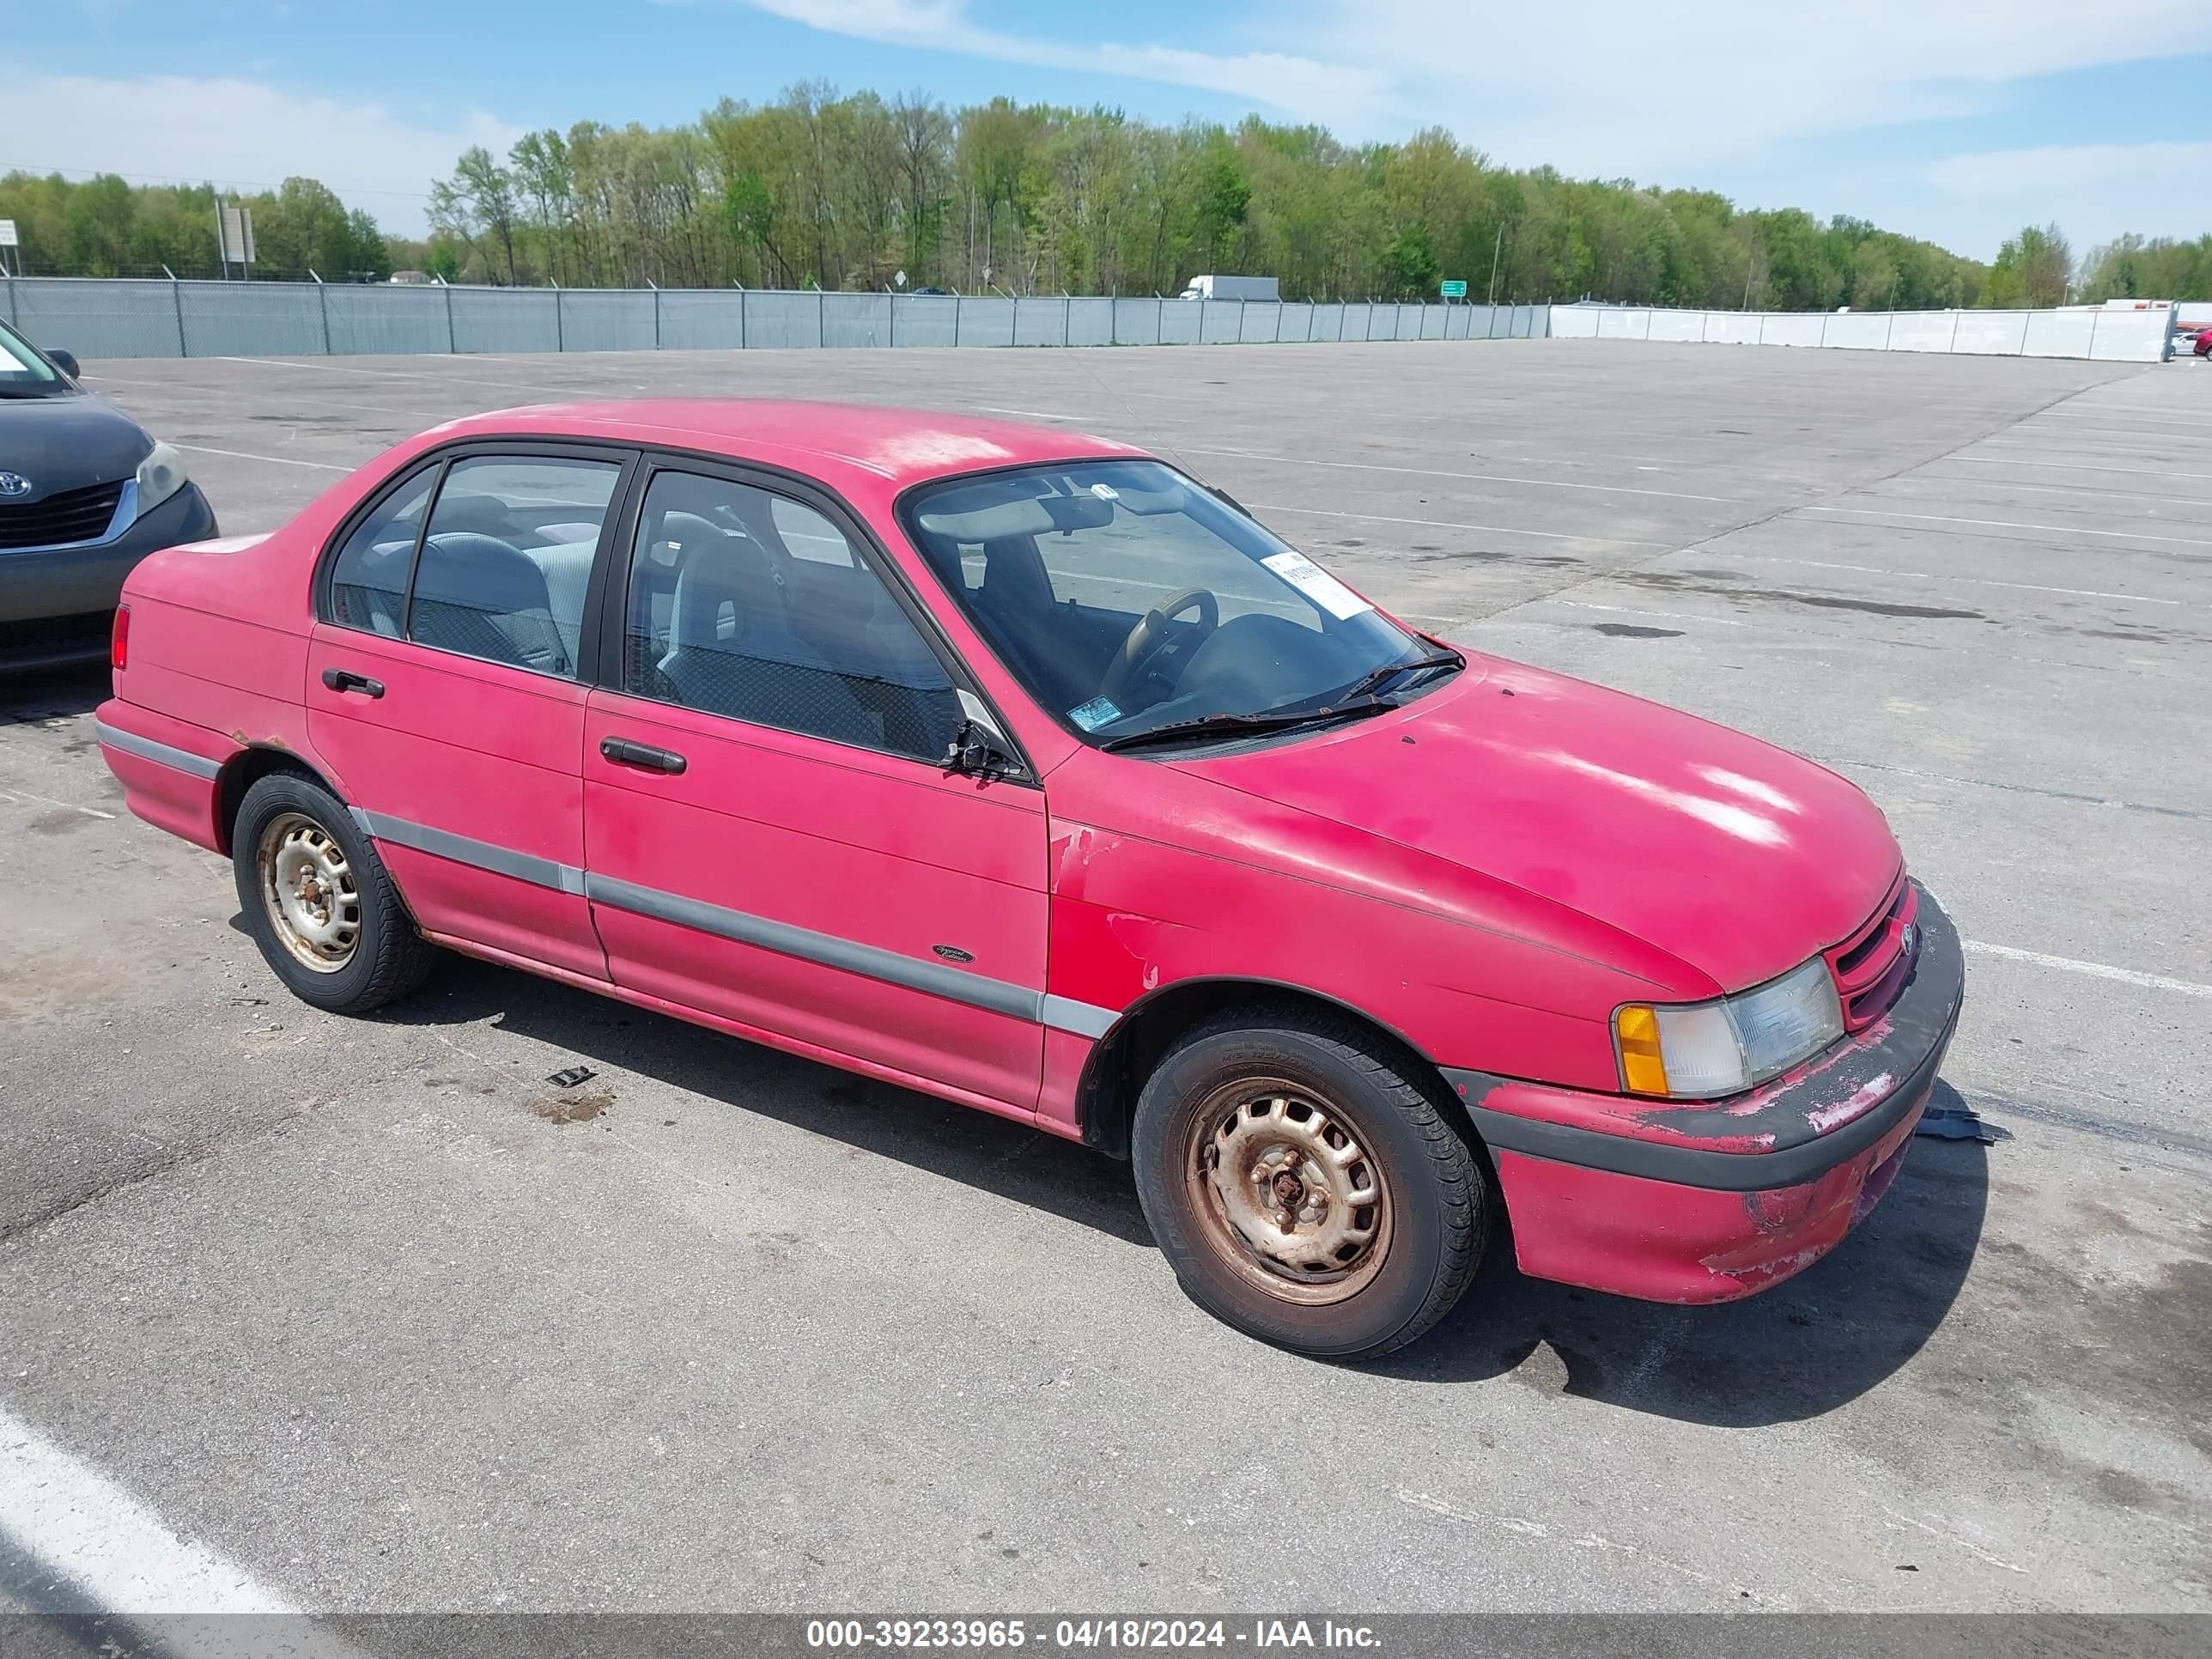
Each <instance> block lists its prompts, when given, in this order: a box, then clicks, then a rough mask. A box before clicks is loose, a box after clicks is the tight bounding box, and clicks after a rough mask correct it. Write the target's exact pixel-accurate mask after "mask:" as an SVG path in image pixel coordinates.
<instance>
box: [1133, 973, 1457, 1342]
mask: <svg viewBox="0 0 2212 1659" xmlns="http://www.w3.org/2000/svg"><path fill="white" fill-rule="evenodd" d="M1442 1101H1443V1096H1442V1088H1441V1084H1440V1082H1437V1083H1431V1081H1430V1080H1429V1079H1428V1078H1427V1076H1426V1073H1425V1068H1424V1066H1423V1064H1422V1062H1421V1061H1420V1060H1419V1057H1418V1056H1416V1055H1413V1054H1407V1053H1406V1052H1405V1051H1404V1050H1403V1049H1401V1048H1399V1047H1398V1046H1397V1045H1396V1044H1395V1043H1392V1042H1389V1040H1388V1039H1386V1038H1384V1037H1383V1036H1381V1035H1380V1034H1379V1033H1377V1032H1375V1031H1373V1030H1370V1028H1368V1027H1366V1026H1364V1025H1362V1024H1359V1023H1358V1022H1357V1021H1355V1020H1352V1019H1351V1018H1346V1017H1344V1016H1342V1015H1337V1014H1332V1013H1329V1012H1323V1011H1321V1010H1318V1009H1311V1008H1308V1007H1304V1006H1295V1005H1283V1004H1261V1005H1255V1006H1252V1007H1249V1008H1244V1009H1240V1010H1235V1011H1231V1012H1227V1013H1225V1014H1222V1015H1221V1016H1219V1017H1218V1018H1215V1019H1214V1020H1212V1021H1211V1022H1209V1023H1208V1024H1205V1025H1203V1026H1200V1028H1199V1029H1197V1030H1194V1031H1192V1032H1191V1033H1189V1034H1188V1036H1185V1037H1184V1038H1182V1040H1181V1041H1180V1042H1177V1043H1176V1044H1175V1046H1174V1047H1173V1048H1170V1050H1169V1051H1168V1053H1167V1054H1166V1055H1165V1056H1164V1058H1163V1059H1162V1060H1160V1062H1159V1064H1158V1066H1157V1067H1156V1068H1155V1069H1154V1070H1153V1073H1152V1076H1151V1077H1150V1078H1149V1079H1146V1083H1145V1086H1144V1091H1143V1092H1142V1094H1141V1095H1140V1096H1139V1098H1138V1101H1137V1109H1136V1116H1135V1121H1134V1122H1133V1124H1132V1125H1131V1135H1130V1143H1131V1144H1130V1156H1131V1161H1132V1163H1133V1164H1134V1166H1135V1174H1136V1178H1137V1193H1138V1196H1139V1199H1141V1200H1142V1201H1143V1203H1144V1206H1145V1218H1146V1220H1147V1221H1148V1222H1149V1223H1150V1224H1151V1225H1152V1234H1153V1237H1156V1238H1157V1239H1158V1241H1159V1245H1160V1249H1161V1251H1162V1253H1163V1254H1164V1255H1166V1257H1167V1258H1168V1261H1170V1263H1171V1264H1172V1265H1173V1266H1174V1267H1175V1271H1176V1278H1177V1279H1179V1280H1181V1282H1182V1287H1183V1290H1184V1291H1185V1292H1186V1293H1187V1294H1188V1296H1189V1297H1190V1298H1191V1299H1192V1300H1193V1301H1194V1302H1196V1303H1197V1304H1199V1305H1200V1307H1202V1308H1204V1309H1205V1310H1206V1311H1207V1312H1209V1313H1212V1314H1213V1315H1214V1316H1217V1317H1218V1318H1220V1319H1222V1320H1225V1321H1226V1322H1228V1323H1230V1324H1231V1325H1234V1326H1235V1327H1237V1328H1238V1329H1239V1330H1242V1331H1245V1332H1248V1333H1249V1334H1252V1335H1254V1336H1256V1337H1259V1338H1261V1339H1262V1340H1265V1341H1268V1342H1273V1343H1275V1344H1277V1345H1278V1346H1282V1347H1285V1348H1291V1349H1294V1350H1296V1351H1297V1352H1300V1353H1307V1354H1313V1355H1316V1356H1318V1357H1324V1358H1339V1359H1350V1358H1363V1357H1367V1356H1371V1355H1375V1354H1383V1353H1388V1352H1390V1351H1391V1350H1392V1349H1394V1348H1399V1347H1403V1346H1405V1345H1406V1344H1407V1343H1408V1342H1411V1341H1412V1340H1413V1339H1414V1338H1416V1337H1418V1336H1419V1335H1420V1334H1422V1333H1423V1332H1424V1331H1425V1330H1427V1329H1428V1328H1430V1327H1431V1325H1433V1324H1435V1323H1436V1322H1437V1320H1439V1319H1441V1318H1443V1316H1444V1315H1445V1314H1446V1313H1447V1312H1449V1310H1450V1309H1451V1306H1452V1304H1454V1303H1455V1302H1456V1301H1457V1300H1458V1299H1459V1297H1460V1294H1461V1292H1462V1291H1464V1290H1465V1289H1466V1288H1467V1285H1468V1281H1469V1280H1470V1279H1472V1278H1473V1277H1474V1270H1475V1267H1476V1265H1477V1263H1478V1262H1479V1261H1480V1259H1481V1255H1482V1246H1483V1243H1484V1239H1485V1237H1486V1234H1487V1231H1488V1228H1489V1183H1488V1182H1487V1181H1486V1178H1485V1176H1484V1173H1483V1167H1482V1163H1481V1159H1480V1154H1479V1152H1478V1151H1477V1149H1476V1148H1475V1147H1474V1145H1473V1143H1472V1141H1471V1140H1470V1139H1468V1138H1467V1137H1465V1136H1464V1135H1462V1133H1461V1131H1460V1130H1459V1128H1458V1127H1455V1124H1454V1123H1453V1122H1452V1121H1449V1119H1448V1118H1447V1117H1446V1116H1445V1111H1446V1110H1447V1108H1445V1107H1444V1106H1443V1103H1442Z"/></svg>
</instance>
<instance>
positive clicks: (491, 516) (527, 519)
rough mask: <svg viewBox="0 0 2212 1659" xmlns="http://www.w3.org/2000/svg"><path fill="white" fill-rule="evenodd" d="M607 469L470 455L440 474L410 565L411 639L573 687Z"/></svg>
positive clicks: (603, 464)
mask: <svg viewBox="0 0 2212 1659" xmlns="http://www.w3.org/2000/svg"><path fill="white" fill-rule="evenodd" d="M620 477H622V469H621V468H620V467H619V466H617V465H615V464H614V463H612V462H611V461H586V460H554V459H544V460H540V459H525V458H520V457H514V456H506V455H484V456H472V457H470V458H468V459H464V460H459V461H456V462H454V463H453V465H452V466H451V467H449V468H447V471H446V481H445V483H443V484H442V485H441V486H440V488H439V490H438V500H437V503H436V505H435V507H432V508H431V510H430V526H429V531H428V534H427V535H425V536H424V537H423V538H422V555H421V556H420V558H419V559H417V560H416V568H415V581H414V586H413V588H412V589H411V591H410V594H409V598H408V604H407V637H408V638H410V639H411V640H413V641H416V643H417V644H421V645H428V646H433V647H436V648H438V649H439V650H441V651H452V652H456V653H459V654H460V655H463V656H468V657H480V658H483V659H485V660H486V661H489V662H502V663H508V664H512V665H513V666H515V667H517V668H527V669H532V670H534V671H537V672H538V673H541V674H557V675H560V676H562V678H569V679H573V678H575V674H576V661H577V652H578V647H579V645H580V641H581V639H582V635H583V621H584V602H585V599H586V595H587V594H588V593H589V592H590V589H591V580H592V556H593V555H594V553H595V552H596V551H597V550H598V547H599V527H600V526H601V524H602V523H603V522H604V521H605V518H606V515H607V506H608V503H609V502H610V501H611V500H612V499H613V496H614V490H615V484H616V483H617V480H619V479H620Z"/></svg>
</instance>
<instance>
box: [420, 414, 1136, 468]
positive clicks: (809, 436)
mask: <svg viewBox="0 0 2212 1659" xmlns="http://www.w3.org/2000/svg"><path fill="white" fill-rule="evenodd" d="M438 433H439V436H440V437H441V439H442V440H448V441H449V440H451V439H453V438H455V437H468V436H473V435H484V436H489V435H500V436H507V435H520V434H531V435H540V434H542V435H547V436H568V437H578V438H585V437H588V438H593V439H597V440H599V441H605V442H620V441H629V442H635V443H661V444H668V445H671V446H674V447H679V448H687V449H698V450H706V451H708V452H710V453H716V454H721V455H727V456H730V457H732V459H757V460H761V461H764V462H767V463H769V465H780V466H785V467H789V468H792V469H793V470H795V471H802V472H807V473H811V474H814V475H816V476H818V477H824V478H825V479H829V478H831V477H833V476H834V475H835V474H836V473H837V472H840V471H845V470H847V469H854V470H858V471H862V472H866V473H869V474H872V475H873V476H875V477H878V478H882V479H885V480H888V481H889V482H890V483H891V484H892V485H893V486H895V487H897V488H903V487H904V486H906V485H907V484H909V483H920V482H921V481H922V480H924V479H927V478H940V477H949V476H951V475H952V474H954V473H960V472H975V471H987V470H988V469H991V468H994V467H1001V466H1019V465H1026V464H1029V463H1031V462H1036V461H1065V460H1079V459H1090V458H1094V457H1106V456H1110V457H1127V456H1131V455H1141V454H1143V453H1145V452H1144V451H1142V450H1140V449H1138V448H1136V447H1134V446H1133V445H1129V444H1124V443H1119V442H1116V441H1114V440H1112V439H1110V438H1099V437H1094V436H1092V435H1090V434H1088V433H1083V432H1076V431H1072V430H1070V429H1068V428H1064V427H1048V426H1041V425H1033V424H1031V423H1030V422H1023V421H1000V420H991V419H987V418H985V417H983V416H976V415H964V414H957V413H954V412H952V411H951V410H925V409H896V408H888V407H885V406H884V405H881V404H832V403H801V402H791V401H782V400H776V399H769V398H629V399H620V400H610V401H607V402H602V403H574V404H532V405H530V406H527V407H525V408H520V409H501V410H491V411H490V412H489V413H487V414H483V415H472V416H468V417H466V418H465V419H462V420H459V421H454V422H450V423H449V424H447V425H446V426H443V427H441V428H438Z"/></svg>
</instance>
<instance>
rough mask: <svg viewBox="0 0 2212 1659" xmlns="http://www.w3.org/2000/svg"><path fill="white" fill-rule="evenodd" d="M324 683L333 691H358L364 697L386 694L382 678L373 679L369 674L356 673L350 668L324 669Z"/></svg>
mask: <svg viewBox="0 0 2212 1659" xmlns="http://www.w3.org/2000/svg"><path fill="white" fill-rule="evenodd" d="M323 684H325V685H327V686H329V687H330V688H331V690H333V691H358V692H360V693H361V695H362V696H364V697H380V696H383V695H384V682H383V681H382V680H373V679H371V678H369V677H368V675H366V674H356V673H355V672H353V671H351V670H350V669H345V668H325V670H323Z"/></svg>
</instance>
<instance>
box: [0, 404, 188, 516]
mask: <svg viewBox="0 0 2212 1659" xmlns="http://www.w3.org/2000/svg"><path fill="white" fill-rule="evenodd" d="M152 447H154V441H153V439H151V438H150V437H149V436H147V435H146V429H145V428H143V427H142V426H140V425H139V424H138V422H136V421H134V420H132V419H131V417H130V416H128V415H125V413H124V412H123V411H122V410H119V409H118V408H116V407H115V405H114V404H111V403H109V402H107V401H106V399H105V398H94V397H69V398H0V471H9V472H15V473H20V474H21V476H23V477H26V478H28V479H29V480H30V481H31V494H30V495H27V496H26V497H24V499H25V500H26V501H38V500H42V499H44V498H45V497H46V496H48V495H53V494H55V493H57V492H58V491H60V490H64V489H83V488H84V487H85V486H86V485H88V484H99V483H114V482H115V481H116V480H117V479H118V478H127V477H131V474H133V473H134V472H136V471H137V470H138V463H139V462H141V461H143V460H144V459H146V452H147V451H148V450H149V449H151V448H152Z"/></svg>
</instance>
